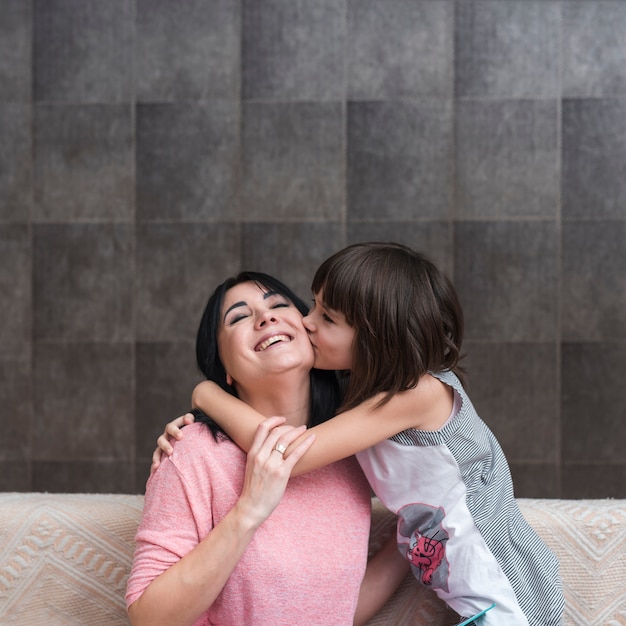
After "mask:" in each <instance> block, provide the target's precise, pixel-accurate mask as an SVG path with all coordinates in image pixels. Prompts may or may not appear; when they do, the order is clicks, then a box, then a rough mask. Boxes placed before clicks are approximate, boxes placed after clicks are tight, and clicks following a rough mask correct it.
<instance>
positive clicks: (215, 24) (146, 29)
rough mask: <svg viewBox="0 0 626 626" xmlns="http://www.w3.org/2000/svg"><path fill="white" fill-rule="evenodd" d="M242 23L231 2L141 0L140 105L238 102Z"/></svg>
mask: <svg viewBox="0 0 626 626" xmlns="http://www.w3.org/2000/svg"><path fill="white" fill-rule="evenodd" d="M240 19H241V16H240V6H239V3H238V2H232V1H231V0H178V1H177V2H171V1H170V0H138V2H137V35H136V57H137V72H136V82H137V100H138V101H140V102H194V101H201V100H206V99H207V98H226V99H234V98H238V97H239V83H240V53H239V51H240V46H241V44H240V35H241V24H240Z"/></svg>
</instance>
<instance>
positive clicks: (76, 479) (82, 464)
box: [33, 461, 136, 493]
mask: <svg viewBox="0 0 626 626" xmlns="http://www.w3.org/2000/svg"><path fill="white" fill-rule="evenodd" d="M33 491H47V492H50V493H135V492H136V486H135V471H134V464H133V463H120V462H119V461H39V462H36V463H33Z"/></svg>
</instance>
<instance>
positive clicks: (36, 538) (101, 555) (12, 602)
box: [0, 493, 626, 626]
mask: <svg viewBox="0 0 626 626" xmlns="http://www.w3.org/2000/svg"><path fill="white" fill-rule="evenodd" d="M519 502H520V506H521V508H522V511H523V513H524V515H525V516H526V517H527V519H528V520H529V522H530V523H531V524H532V525H533V527H534V528H535V529H536V530H537V532H538V533H539V534H540V535H541V536H542V537H543V538H544V540H545V541H546V543H548V545H549V546H550V547H551V548H552V549H553V550H554V551H555V552H556V554H557V555H558V557H559V559H560V562H561V570H562V576H563V580H564V584H565V593H566V611H565V618H564V623H565V624H566V625H576V626H618V625H626V500H519ZM142 505H143V498H142V497H141V496H132V495H98V494H40V493H0V624H2V625H3V626H4V625H5V624H19V625H20V626H23V625H28V626H38V625H44V624H45V625H46V626H57V625H61V624H71V625H76V626H79V625H80V626H86V625H89V624H94V625H96V624H97V625H106V626H114V625H116V624H126V625H127V624H128V621H127V618H126V609H125V605H124V592H125V588H126V577H127V576H128V571H129V568H130V563H131V560H132V555H133V550H134V542H133V539H134V534H135V530H136V528H137V524H138V522H139V519H140V516H141V509H142ZM389 515H390V514H389V513H388V512H387V511H385V509H384V508H382V507H381V506H380V504H379V503H378V501H376V500H374V501H373V538H372V549H375V548H376V546H377V545H378V544H380V542H381V541H382V540H383V539H384V535H385V533H388V532H389V528H390V524H389V521H390V517H389ZM370 623H371V624H372V625H374V624H376V625H383V624H385V625H391V624H393V625H396V624H398V625H399V624H406V625H408V624H424V625H428V626H439V625H444V624H446V625H447V624H453V623H455V615H454V613H452V612H451V611H449V610H448V609H446V607H445V606H444V605H443V604H442V603H441V602H440V601H439V600H438V599H437V598H436V597H435V596H434V594H432V593H431V592H430V591H428V590H425V589H423V588H420V587H419V586H418V585H417V584H415V583H414V582H413V580H412V579H411V578H410V577H407V579H406V580H405V581H404V583H403V584H402V585H401V587H400V589H399V590H398V591H397V592H396V594H395V595H394V597H393V598H392V599H391V600H390V601H389V602H388V603H387V605H386V606H385V607H384V608H383V609H382V610H381V612H380V613H379V615H377V616H376V618H374V619H373V620H372V621H371V622H370Z"/></svg>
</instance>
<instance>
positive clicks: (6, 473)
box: [0, 461, 32, 491]
mask: <svg viewBox="0 0 626 626" xmlns="http://www.w3.org/2000/svg"><path fill="white" fill-rule="evenodd" d="M0 491H32V482H31V472H30V463H28V462H26V461H0Z"/></svg>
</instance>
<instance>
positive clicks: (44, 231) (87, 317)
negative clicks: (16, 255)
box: [33, 224, 133, 341]
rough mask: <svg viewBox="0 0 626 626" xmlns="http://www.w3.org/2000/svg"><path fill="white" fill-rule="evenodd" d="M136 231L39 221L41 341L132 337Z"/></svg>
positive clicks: (36, 292)
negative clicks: (134, 235)
mask: <svg viewBox="0 0 626 626" xmlns="http://www.w3.org/2000/svg"><path fill="white" fill-rule="evenodd" d="M132 237H133V231H132V228H131V227H130V226H127V225H124V224H117V225H116V224H50V225H44V224H40V225H36V226H35V227H34V232H33V250H34V261H33V264H34V269H33V272H34V278H33V280H34V288H33V301H34V322H33V323H34V335H35V337H36V338H37V339H55V340H58V339H69V340H77V341H121V340H128V339H131V338H132V330H133V329H132V323H133V291H132V290H133V259H132V252H133V250H132V246H133V238H132Z"/></svg>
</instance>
